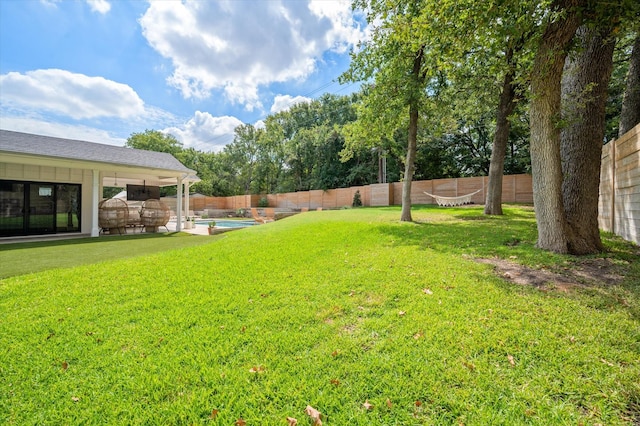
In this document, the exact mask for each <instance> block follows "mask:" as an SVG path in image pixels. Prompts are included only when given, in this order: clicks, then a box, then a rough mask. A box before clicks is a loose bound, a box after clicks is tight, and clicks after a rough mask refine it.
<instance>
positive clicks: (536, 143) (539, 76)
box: [530, 1, 580, 253]
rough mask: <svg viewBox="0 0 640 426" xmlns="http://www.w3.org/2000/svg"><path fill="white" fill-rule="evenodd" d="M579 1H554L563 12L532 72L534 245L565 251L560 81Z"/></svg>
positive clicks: (544, 40)
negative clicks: (535, 241) (535, 231)
mask: <svg viewBox="0 0 640 426" xmlns="http://www.w3.org/2000/svg"><path fill="white" fill-rule="evenodd" d="M576 3H578V2H577V1H566V2H565V1H558V2H554V5H553V6H554V9H556V10H559V11H562V9H564V12H565V14H564V15H563V16H562V17H560V18H558V21H556V22H553V23H551V24H549V25H548V27H547V28H546V30H545V31H544V34H543V35H542V39H541V41H540V45H539V46H538V50H537V52H536V55H535V59H534V63H533V69H532V76H531V91H532V100H531V112H530V114H531V147H530V151H531V171H532V175H533V176H532V177H533V203H534V206H535V212H536V222H537V225H538V247H540V248H542V249H546V250H550V251H554V252H557V253H567V252H568V251H569V246H568V243H569V240H568V236H567V232H568V226H567V224H566V218H565V213H564V207H563V202H562V165H561V161H560V129H559V126H558V123H557V121H558V119H559V117H560V94H561V90H560V82H561V79H562V69H563V65H564V60H565V58H566V56H567V54H566V49H567V47H568V45H569V43H570V42H571V39H572V38H573V36H574V34H575V32H576V30H577V28H578V26H579V25H580V19H579V17H578V15H577V13H576V11H575V6H577V4H576Z"/></svg>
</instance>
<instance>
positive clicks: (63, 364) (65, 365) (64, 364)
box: [62, 361, 69, 371]
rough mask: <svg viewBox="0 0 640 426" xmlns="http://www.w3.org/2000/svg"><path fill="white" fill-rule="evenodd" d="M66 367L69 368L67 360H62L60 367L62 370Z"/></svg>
mask: <svg viewBox="0 0 640 426" xmlns="http://www.w3.org/2000/svg"><path fill="white" fill-rule="evenodd" d="M67 368H69V364H67V361H63V362H62V369H63V370H64V371H67Z"/></svg>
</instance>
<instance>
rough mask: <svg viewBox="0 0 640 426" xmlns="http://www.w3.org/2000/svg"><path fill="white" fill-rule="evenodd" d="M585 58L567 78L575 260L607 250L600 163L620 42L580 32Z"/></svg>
mask: <svg viewBox="0 0 640 426" xmlns="http://www.w3.org/2000/svg"><path fill="white" fill-rule="evenodd" d="M576 37H577V39H578V45H579V52H578V53H577V54H576V55H575V56H574V57H569V58H567V61H566V63H565V68H564V75H563V78H562V98H563V118H564V119H565V121H566V122H568V125H567V126H566V127H565V128H563V129H562V132H561V143H560V155H561V158H562V173H563V176H564V180H563V183H562V198H563V205H564V211H565V214H566V219H567V225H568V226H569V228H570V230H569V233H568V238H569V241H568V248H569V252H570V253H572V254H590V253H598V252H600V251H602V250H603V246H602V241H601V240H600V231H599V228H598V192H599V186H600V163H601V156H602V141H603V140H604V130H605V106H606V102H607V92H608V90H607V89H608V87H609V79H610V77H611V71H612V69H613V50H614V47H615V39H614V38H613V37H611V30H610V29H606V30H598V29H594V28H591V29H588V28H587V27H586V26H583V27H580V28H579V29H578V31H577V33H576Z"/></svg>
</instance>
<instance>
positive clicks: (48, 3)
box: [40, 0, 62, 8]
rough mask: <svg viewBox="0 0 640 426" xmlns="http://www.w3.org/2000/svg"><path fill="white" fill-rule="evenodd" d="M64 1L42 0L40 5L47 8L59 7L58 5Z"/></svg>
mask: <svg viewBox="0 0 640 426" xmlns="http://www.w3.org/2000/svg"><path fill="white" fill-rule="evenodd" d="M61 1H62V0H40V3H42V4H43V5H45V6H46V7H54V8H55V7H58V5H57V4H56V3H60V2H61Z"/></svg>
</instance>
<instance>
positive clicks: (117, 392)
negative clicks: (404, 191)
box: [0, 207, 640, 425]
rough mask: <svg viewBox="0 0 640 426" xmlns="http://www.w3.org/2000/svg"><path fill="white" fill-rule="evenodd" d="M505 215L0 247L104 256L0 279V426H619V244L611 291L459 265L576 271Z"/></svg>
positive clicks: (427, 215) (298, 224)
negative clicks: (564, 287)
mask: <svg viewBox="0 0 640 426" xmlns="http://www.w3.org/2000/svg"><path fill="white" fill-rule="evenodd" d="M505 213H506V215H505V217H496V218H494V217H491V218H486V217H484V216H483V214H482V210H481V208H457V209H440V208H436V207H418V208H415V209H414V216H415V219H416V222H415V223H399V222H398V221H397V220H396V218H397V217H398V209H397V208H380V209H371V208H364V209H358V210H340V211H331V212H322V214H316V213H306V214H301V215H297V216H295V217H292V218H288V219H286V220H282V221H277V222H275V223H273V224H270V225H268V226H258V227H253V228H247V229H244V230H241V231H234V232H231V233H226V234H223V236H221V237H190V238H173V237H169V238H167V239H173V240H174V241H180V240H194V241H202V242H205V243H203V244H202V245H200V246H198V247H191V248H186V247H182V248H179V249H169V248H168V247H167V250H168V251H166V252H163V253H155V254H147V255H144V256H137V257H134V258H128V257H127V255H125V254H120V253H119V248H121V247H123V246H125V245H126V243H136V242H137V241H140V240H137V239H130V237H115V238H111V237H110V238H100V239H99V241H98V242H97V243H96V244H93V241H92V242H91V244H75V245H69V246H64V245H63V246H58V247H54V246H52V245H50V244H51V243H46V244H45V245H44V246H39V245H38V244H34V245H32V246H30V248H27V247H24V246H23V247H21V248H17V247H16V248H15V249H5V248H2V249H0V250H2V251H1V252H0V254H2V255H3V256H6V257H4V258H3V259H2V265H6V264H7V263H6V262H5V260H6V261H9V264H11V263H13V262H16V263H22V264H23V265H25V266H27V267H31V268H34V267H39V263H38V262H31V261H29V259H34V258H40V256H42V255H44V253H45V252H47V251H49V252H50V253H51V255H50V256H52V257H53V256H54V255H56V254H57V253H58V252H57V250H58V249H59V248H61V247H68V248H72V249H75V252H68V254H69V256H64V258H69V259H78V258H84V256H85V253H86V256H87V258H89V257H90V254H93V255H94V256H93V258H94V259H96V258H99V256H96V254H98V253H102V252H114V254H115V255H117V256H118V257H119V260H108V261H104V262H102V263H95V260H94V262H93V263H92V264H85V265H82V266H77V267H70V265H68V266H67V267H64V268H59V269H54V270H47V271H42V272H37V273H32V274H26V275H21V276H15V277H13V278H9V279H4V280H2V281H0V311H1V312H2V313H3V320H2V321H1V322H0V347H2V348H3V350H2V351H0V366H1V367H0V368H1V372H2V374H0V394H2V398H0V422H2V423H6V424H12V423H13V424H33V423H39V424H62V423H65V424H66V423H74V424H150V423H154V424H157V423H162V424H207V423H211V424H234V423H235V422H236V421H237V420H238V419H239V418H243V419H244V420H246V421H247V424H260V425H280V424H285V422H286V421H285V418H286V417H287V416H291V417H296V418H298V421H299V424H307V423H308V424H311V422H310V421H308V419H306V418H305V415H304V409H305V407H306V406H307V405H311V406H313V407H315V408H317V409H318V410H319V411H320V412H321V413H322V414H323V423H325V424H336V425H347V424H348V425H371V424H398V425H401V424H407V425H408V424H412V425H413V424H458V423H464V424H469V425H471V424H510V425H511V424H541V425H542V424H545V425H546V424H580V423H584V424H596V423H601V424H607V425H621V424H625V423H627V424H628V423H629V421H631V420H630V419H631V418H632V416H633V415H634V411H633V410H634V404H637V401H638V398H639V396H640V395H639V392H640V390H639V389H638V383H639V382H640V365H639V363H638V353H639V352H640V347H638V341H640V335H639V334H638V333H639V331H638V330H640V328H639V327H638V321H639V318H640V297H639V290H640V289H639V288H638V283H639V282H640V268H639V267H638V266H639V264H638V258H637V255H635V251H636V250H637V248H635V249H634V248H633V247H632V246H631V245H630V244H627V243H623V242H621V241H620V240H619V239H613V238H612V237H611V236H607V237H606V240H607V241H608V244H609V246H610V247H611V251H610V252H609V253H607V254H606V255H604V256H606V258H609V259H611V260H612V261H613V262H615V263H616V264H618V266H619V267H620V268H622V269H620V270H619V272H620V273H623V274H625V275H626V278H625V281H624V282H621V283H620V284H618V285H613V286H596V287H591V288H590V287H588V286H586V287H578V288H576V289H574V290H571V291H569V292H567V293H564V292H560V291H557V290H554V289H553V288H552V287H551V286H549V287H545V288H541V289H537V288H531V287H528V286H521V285H515V284H511V283H509V282H507V281H505V279H504V278H503V277H501V276H500V275H497V274H496V273H495V272H494V271H493V270H492V268H490V267H488V266H487V265H482V264H478V263H476V262H474V261H473V258H474V257H494V256H495V257H499V258H503V259H509V258H511V257H514V259H512V260H513V261H515V262H522V263H525V264H528V265H537V267H538V268H543V269H547V270H549V269H560V270H562V269H563V268H571V267H572V262H574V260H575V259H574V258H572V257H568V256H560V255H554V254H551V253H546V252H541V251H540V250H538V249H536V248H535V247H534V244H535V238H536V232H535V223H534V219H533V212H532V211H531V209H521V208H506V209H505ZM162 238H166V237H161V238H158V237H156V238H148V239H146V240H145V241H146V242H147V244H146V246H149V247H151V246H155V245H156V243H157V242H158V241H161V240H162ZM514 238H517V240H518V241H517V244H516V243H514V241H515V240H514ZM112 242H113V243H117V244H118V246H117V247H115V246H111V247H109V245H110V244H112ZM101 245H105V247H104V248H103V249H100V246H101ZM137 248H138V249H141V248H142V247H141V246H138V247H137ZM96 250H97V251H96ZM132 250H133V249H132ZM154 250H155V249H154ZM256 253H259V255H256ZM594 260H595V258H594ZM3 270H4V269H3ZM25 272H26V271H25ZM427 290H428V291H427ZM387 400H388V401H389V403H387ZM365 401H368V402H369V403H370V404H372V405H373V408H371V409H369V410H367V409H365V408H364V407H363V403H364V402H365ZM214 412H215V413H216V414H215V415H213V416H212V413H214Z"/></svg>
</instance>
